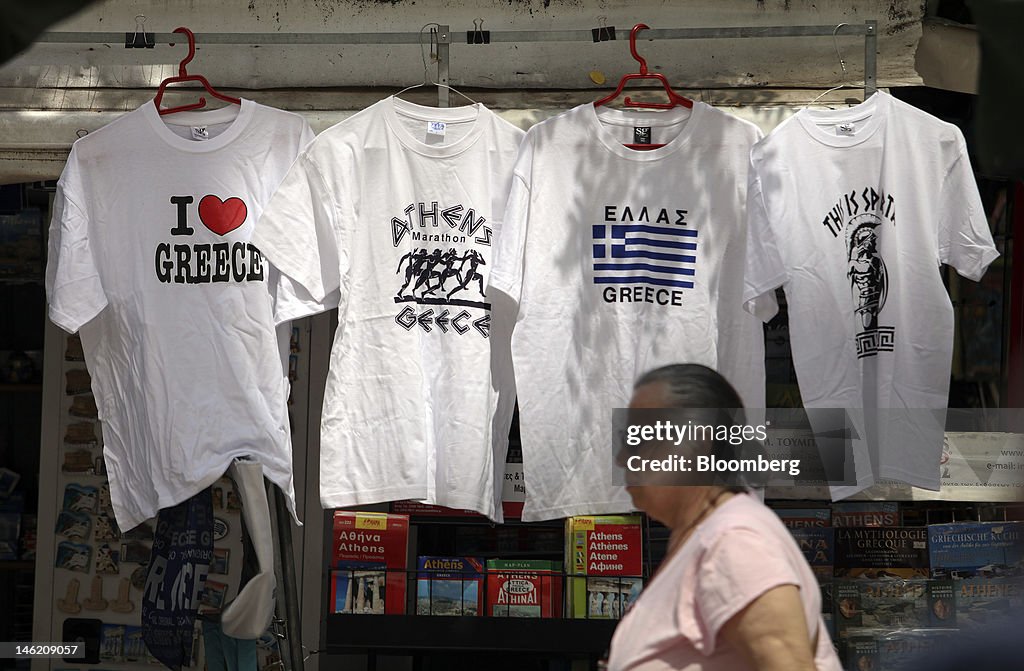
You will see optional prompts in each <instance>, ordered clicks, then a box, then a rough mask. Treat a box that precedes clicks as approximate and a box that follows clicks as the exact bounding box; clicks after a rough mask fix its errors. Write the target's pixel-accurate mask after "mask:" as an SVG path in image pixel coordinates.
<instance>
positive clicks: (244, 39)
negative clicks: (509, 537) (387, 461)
mask: <svg viewBox="0 0 1024 671" xmlns="http://www.w3.org/2000/svg"><path fill="white" fill-rule="evenodd" d="M431 25H433V26H434V27H435V28H436V37H435V40H436V55H435V56H434V58H435V60H436V63H437V82H436V83H437V84H439V85H440V86H438V87H437V88H438V106H440V107H448V106H449V93H450V90H449V89H448V88H447V85H448V84H449V77H450V71H451V60H452V59H451V45H452V44H466V45H469V44H473V46H477V47H479V48H486V45H480V44H478V43H473V42H471V41H470V35H471V34H472V31H469V32H458V31H457V32H455V33H453V32H452V31H451V29H450V26H449V25H446V24H431ZM602 30H604V31H606V33H605V34H607V33H610V32H611V31H612V30H615V29H612V28H602ZM150 36H152V40H151V42H152V43H155V44H176V43H180V42H181V41H182V37H181V36H180V35H177V34H175V33H146V34H145V38H146V41H147V42H149V41H150ZM851 36H861V37H863V38H864V97H865V99H866V98H868V97H869V96H871V95H872V94H873V93H875V91H876V90H877V64H878V61H877V50H878V21H877V20H867V21H864V22H863V23H855V24H847V23H841V24H839V25H835V24H832V25H805V26H733V27H702V28H654V29H647V30H645V31H644V35H643V38H644V39H647V40H715V39H745V38H811V37H851ZM423 37H424V34H423V32H422V31H420V32H367V33H196V35H195V40H196V43H197V44H201V45H213V44H218V45H231V44H238V45H261V46H263V45H289V46H292V45H338V44H349V45H372V46H386V45H399V44H421V45H422V44H423ZM628 37H629V29H618V30H615V38H616V39H622V40H625V39H628ZM489 38H490V39H489V43H490V44H495V43H517V44H520V43H531V42H594V35H593V32H592V31H591V30H589V29H588V30H523V31H489ZM36 42H43V43H50V44H83V43H84V44H92V43H96V44H120V43H124V42H125V33H123V32H63V31H61V32H44V33H42V34H40V35H39V36H38V37H37V38H36ZM274 503H275V507H276V512H277V513H278V515H277V520H278V539H279V546H278V551H279V553H280V556H279V560H280V562H281V572H282V574H283V575H282V576H281V577H282V578H283V583H284V584H283V586H282V587H283V589H282V590H281V591H282V592H283V598H284V601H285V604H284V606H285V607H284V609H283V610H284V612H285V613H286V616H287V617H286V621H285V622H284V626H285V632H286V633H285V637H286V639H287V645H288V655H287V657H288V659H289V662H290V667H291V668H290V669H289V671H301V670H302V669H303V666H304V665H303V655H302V646H301V641H302V636H301V634H300V631H299V622H298V619H299V618H298V613H299V608H298V604H297V602H296V589H295V584H296V580H295V567H294V557H293V556H292V553H291V551H290V547H289V546H290V545H291V538H290V535H291V534H290V531H291V529H290V528H288V524H289V522H288V515H287V514H286V513H285V512H283V508H284V506H283V499H282V498H281V496H280V493H279V492H275V501H274ZM378 617H379V616H373V617H372V620H367V622H369V623H370V624H372V625H373V626H372V627H360V626H356V625H357V624H359V623H362V622H363V621H364V620H363V619H362V618H360V617H359V616H337V615H332V616H330V617H329V618H328V619H327V630H326V632H322V635H325V636H326V637H327V639H328V640H329V641H330V642H329V643H328V644H327V650H329V651H331V652H339V653H340V652H344V651H353V650H363V651H367V652H369V653H370V654H371V660H373V657H374V653H375V652H376V647H375V645H376V644H378V643H379V644H380V645H384V642H383V640H382V641H373V639H372V638H371V637H369V635H368V634H369V633H371V632H374V631H377V630H378V628H379V622H380V621H379V620H378V619H377V618H378ZM396 617H400V618H404V619H403V620H402V621H403V623H406V624H407V625H408V626H407V627H404V628H403V629H404V630H407V631H409V632H416V631H431V630H436V631H435V634H437V636H436V644H434V645H429V644H428V642H427V641H429V640H435V638H434V637H429V638H428V639H424V638H423V637H422V636H419V637H415V640H411V641H410V642H409V643H408V645H395V644H393V643H392V644H389V645H388V647H389V651H390V652H399V651H407V652H413V651H416V650H419V651H423V650H424V648H427V649H429V648H437V647H444V648H445V649H448V650H452V649H458V648H457V647H453V646H457V645H458V638H457V637H454V638H453V637H451V636H441V635H440V634H441V632H442V630H443V631H448V627H449V625H453V626H454V625H460V626H463V627H465V626H466V625H465V623H460V622H459V621H458V620H461V619H462V618H458V619H456V620H449V619H447V618H446V619H445V620H444V623H443V625H444V626H443V627H441V628H439V627H438V626H435V625H431V626H426V625H425V623H423V622H419V621H417V620H415V618H413V616H396ZM410 618H413V619H412V620H410ZM484 620H487V621H486V622H485V621H481V622H475V623H470V624H473V625H474V626H473V627H471V629H472V632H468V631H467V632H466V633H467V634H470V633H471V634H472V635H469V636H468V638H469V639H470V640H467V641H466V642H465V645H464V646H463V647H464V649H467V650H470V649H476V650H479V649H480V640H477V641H476V642H474V641H473V640H472V639H474V638H476V637H477V636H478V635H479V634H480V633H481V632H480V630H481V628H482V629H484V630H487V631H488V632H491V638H490V639H488V638H487V637H485V639H486V640H492V642H493V641H500V640H503V639H504V636H503V635H502V633H501V631H500V629H501V627H504V626H507V625H508V624H509V623H510V622H512V621H511V620H498V619H493V618H484ZM491 620H493V621H491ZM555 622H556V621H553V620H544V621H536V622H532V621H531V622H526V623H525V624H524V623H522V622H518V623H515V622H512V623H513V624H518V625H520V626H521V627H524V626H525V627H529V628H531V631H532V630H537V631H532V633H531V635H539V633H543V632H553V633H554V634H556V635H555V636H554V638H553V639H552V640H553V641H558V640H561V641H564V640H566V639H565V638H564V637H563V634H565V633H568V632H565V631H561V629H564V628H566V627H572V628H575V629H580V628H582V629H583V630H585V631H573V632H572V633H573V634H574V637H576V638H587V636H585V635H584V634H586V635H589V637H590V641H589V645H588V646H585V650H583V649H581V650H577V651H576V652H577V653H578V652H587V653H592V652H593V650H592V649H591V648H594V646H595V645H597V646H598V647H601V646H602V645H604V643H603V639H607V638H610V635H611V630H612V629H613V627H612V626H610V623H609V622H601V621H593V622H591V621H585V620H584V621H573V620H569V621H565V622H561V624H562V625H563V626H562V627H559V626H558V625H556V624H555ZM424 627H426V628H424ZM538 627H539V628H538ZM457 628H458V627H457ZM492 630H493V631H492ZM556 630H557V631H556ZM392 633H394V631H392ZM595 637H596V639H601V640H596V639H595ZM548 638H551V637H548ZM520 640H523V639H520ZM545 640H547V639H545ZM368 643H370V645H368ZM493 644H494V645H497V643H493ZM552 645H553V644H552ZM556 647H557V646H556ZM368 648H369V649H368ZM594 649H596V648H594ZM541 651H543V652H545V653H552V652H554V650H552V649H549V647H545V645H539V646H538V649H537V650H536V651H535V652H541ZM569 652H572V651H571V650H570V651H569ZM371 663H372V662H371Z"/></svg>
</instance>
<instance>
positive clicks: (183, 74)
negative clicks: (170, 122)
mask: <svg viewBox="0 0 1024 671" xmlns="http://www.w3.org/2000/svg"><path fill="white" fill-rule="evenodd" d="M174 32H176V33H182V34H183V35H185V36H186V37H187V38H188V56H185V58H184V59H183V60H182V61H181V63H179V64H178V76H177V77H168V78H167V79H165V80H163V81H162V82H160V86H159V87H158V88H157V90H156V95H155V96H154V97H153V104H154V105H156V108H157V111H158V112H159V113H160V114H161V115H164V114H174V113H175V112H185V111H188V110H194V109H199V108H201V107H206V98H204V97H202V96H200V98H199V102H195V103H191V104H188V105H181V106H179V107H166V108H164V109H160V101H161V100H163V97H164V91H165V90H166V89H167V85H168V84H177V83H179V82H199V83H200V84H202V85H203V88H205V89H206V90H207V92H209V94H210V95H211V96H213V97H214V98H218V99H220V100H223V101H224V102H229V103H232V104H235V105H241V104H242V101H241V100H240V99H238V98H234V97H232V96H228V95H224V94H223V93H221V92H219V91H217V89H215V88H213V86H212V85H211V84H210V82H208V81H207V80H206V77H204V76H202V75H190V74H189V73H188V72H187V71H186V70H185V66H186V65H188V64H189V62H191V61H192V59H193V58H195V55H196V36H195V34H194V33H193V32H192V31H191V30H189V29H188V28H184V27H180V28H175V29H174Z"/></svg>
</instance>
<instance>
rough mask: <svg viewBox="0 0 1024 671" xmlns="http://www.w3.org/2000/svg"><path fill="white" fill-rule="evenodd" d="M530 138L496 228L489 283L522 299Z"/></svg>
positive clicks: (529, 197) (528, 205) (527, 211)
mask: <svg viewBox="0 0 1024 671" xmlns="http://www.w3.org/2000/svg"><path fill="white" fill-rule="evenodd" d="M529 144H530V138H529V136H528V137H527V139H526V140H525V141H524V142H523V144H522V148H521V149H520V152H519V157H518V158H517V159H516V167H515V171H514V173H513V176H512V187H511V189H510V191H509V195H508V201H507V202H506V204H505V215H504V217H502V222H501V227H500V228H499V229H498V230H497V231H496V232H495V238H496V245H495V248H494V268H493V269H492V270H491V275H490V278H489V279H488V283H489V284H490V286H491V287H492V288H493V289H496V290H498V291H500V292H501V293H503V294H506V295H508V296H510V297H511V298H513V299H514V300H515V301H516V303H520V302H521V298H522V294H523V272H524V269H525V263H526V258H525V256H526V233H527V230H528V227H529V223H530V214H531V212H530V199H531V194H530V186H529V183H528V181H527V177H526V175H529V171H530V169H531V168H530V155H531V152H530V148H529Z"/></svg>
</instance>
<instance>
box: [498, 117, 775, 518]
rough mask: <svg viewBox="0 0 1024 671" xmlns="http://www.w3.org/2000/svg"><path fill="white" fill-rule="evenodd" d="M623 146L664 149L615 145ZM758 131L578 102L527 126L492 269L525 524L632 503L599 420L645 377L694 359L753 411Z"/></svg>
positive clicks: (608, 429)
mask: <svg viewBox="0 0 1024 671" xmlns="http://www.w3.org/2000/svg"><path fill="white" fill-rule="evenodd" d="M638 137H640V138H642V139H643V140H644V141H648V140H649V141H650V142H651V143H658V144H663V145H664V146H662V147H660V148H656V149H650V150H636V149H631V148H628V147H625V146H624V143H633V142H635V141H636V140H637V138H638ZM760 137H761V133H760V131H759V130H758V129H757V128H756V127H755V126H754V125H753V124H750V123H748V122H746V121H743V120H740V119H738V118H736V117H733V116H732V115H730V114H727V113H725V112H721V111H719V110H716V109H714V108H712V107H710V106H709V105H706V104H704V103H700V102H695V103H694V105H693V109H692V110H690V109H686V108H682V107H679V108H675V109H672V110H669V111H666V112H643V111H633V110H630V111H621V110H614V109H608V108H599V109H595V107H594V106H593V105H591V104H586V105H582V106H580V107H576V108H574V109H572V110H570V111H568V112H565V113H563V114H561V115H559V116H557V117H554V118H552V119H549V120H547V121H544V122H542V123H540V124H538V125H537V126H534V127H533V128H531V129H530V131H529V132H528V133H527V136H526V139H525V140H524V142H523V146H522V149H521V151H520V154H519V158H518V161H517V163H516V168H515V178H514V181H513V187H512V192H511V195H510V196H509V206H508V210H507V212H506V216H505V221H503V222H502V226H501V228H500V229H498V230H497V231H496V237H497V240H498V247H497V249H496V251H495V265H494V268H493V269H492V271H491V286H492V288H494V289H495V290H496V291H497V292H500V293H503V294H505V295H507V296H508V297H510V298H511V299H512V300H514V301H515V303H516V304H517V305H518V315H517V317H516V324H515V330H514V332H513V336H512V356H513V361H514V365H515V375H516V384H517V390H518V398H519V413H520V419H521V424H520V433H521V437H522V444H523V469H524V476H525V481H526V503H525V507H524V510H523V519H524V520H540V519H552V518H557V517H564V516H567V515H585V514H601V513H615V512H621V511H624V510H629V509H630V508H631V507H632V506H631V502H630V498H629V496H628V495H627V493H626V491H625V489H624V488H623V487H621V486H618V485H615V484H614V483H613V477H612V464H613V454H612V411H613V409H614V408H625V407H626V406H628V404H629V399H630V396H631V394H632V387H633V383H634V382H635V381H636V379H637V378H638V377H639V376H640V375H641V374H643V373H644V372H647V371H649V370H651V369H653V368H656V367H659V366H663V365H667V364H674V363H699V364H704V365H707V366H710V367H712V368H716V369H718V370H719V371H720V372H721V373H722V374H723V375H725V377H726V378H727V379H728V380H729V381H730V382H731V383H732V384H733V386H734V387H736V389H737V391H738V392H739V393H740V396H741V398H742V400H743V402H744V405H745V407H748V408H763V407H764V395H765V389H764V339H763V330H762V326H761V324H759V323H758V322H757V320H756V319H753V318H751V317H750V315H748V314H746V313H744V311H743V310H742V307H741V304H740V298H741V289H742V275H743V255H744V252H745V239H744V236H745V234H746V218H745V199H746V180H747V166H748V157H749V152H750V147H751V146H752V145H753V144H754V143H755V142H757V140H758V139H759V138H760Z"/></svg>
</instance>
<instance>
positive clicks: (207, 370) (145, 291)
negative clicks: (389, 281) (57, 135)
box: [46, 100, 313, 530]
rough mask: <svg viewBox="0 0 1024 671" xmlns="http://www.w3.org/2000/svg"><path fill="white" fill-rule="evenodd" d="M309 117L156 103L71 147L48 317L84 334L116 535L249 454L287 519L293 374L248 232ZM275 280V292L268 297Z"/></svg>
mask: <svg viewBox="0 0 1024 671" xmlns="http://www.w3.org/2000/svg"><path fill="white" fill-rule="evenodd" d="M312 138H313V133H312V131H311V130H310V128H309V125H308V124H307V123H306V122H305V120H304V119H303V118H302V117H300V116H298V115H296V114H292V113H290V112H284V111H281V110H276V109H273V108H270V107H266V106H264V105H260V104H258V103H255V102H252V101H250V100H242V103H241V105H229V106H227V107H223V108H221V109H216V110H208V111H202V112H179V113H176V114H173V115H170V116H160V115H159V114H158V112H157V109H156V107H155V106H154V105H153V103H152V101H151V102H148V103H146V104H145V105H143V106H142V107H140V108H139V109H137V110H135V111H133V112H129V113H128V114H125V115H124V116H122V117H119V118H118V119H117V120H115V121H113V122H112V123H110V124H108V125H106V126H104V127H103V128H101V129H99V130H97V131H94V132H92V133H90V134H89V135H86V136H85V137H83V138H82V139H80V140H78V141H77V142H75V144H74V146H73V147H72V150H71V155H70V157H69V158H68V162H67V165H66V166H65V168H64V171H63V173H62V174H61V177H60V180H59V181H58V182H57V193H56V197H55V200H54V211H53V220H52V223H51V225H50V238H49V257H48V261H47V270H46V273H47V274H46V288H47V294H48V298H49V303H50V308H49V313H50V319H51V320H52V321H53V322H54V323H55V324H57V325H58V326H60V327H61V328H63V329H65V330H66V331H68V332H72V333H73V332H75V331H79V330H80V331H81V339H82V347H83V350H84V352H85V359H86V364H87V365H88V368H89V372H90V373H91V374H92V389H93V393H94V395H95V397H96V405H97V409H98V411H99V418H100V419H101V420H102V422H103V424H102V427H103V429H102V433H103V456H104V459H105V464H106V469H107V473H108V476H109V478H110V499H111V505H112V507H113V510H114V515H115V517H116V519H117V524H118V526H119V527H120V528H121V529H122V530H128V529H131V528H132V527H135V526H136V525H138V524H139V523H141V522H143V521H145V520H147V519H149V518H151V517H153V516H155V515H156V513H157V511H158V510H160V509H163V508H169V507H171V506H174V505H176V504H178V503H181V502H182V501H185V500H187V499H189V498H191V497H192V496H194V495H195V494H197V493H199V492H200V491H202V490H203V489H205V488H206V487H209V486H210V485H211V484H213V482H214V481H215V480H217V479H218V478H220V477H221V476H222V475H224V472H225V471H226V470H227V468H228V466H229V465H230V464H231V461H232V460H233V459H235V458H236V457H241V456H245V455H248V456H251V457H253V458H255V459H257V460H258V461H259V462H260V463H261V464H262V465H263V471H264V473H265V474H266V476H267V477H268V478H269V479H270V480H271V481H273V482H274V483H275V484H277V485H278V486H279V487H280V488H281V490H282V491H283V492H284V493H285V495H286V496H287V499H288V505H289V506H290V508H291V510H292V512H293V514H294V511H295V495H294V492H293V485H292V452H291V437H290V431H289V426H288V411H287V401H288V380H287V377H286V368H285V365H284V363H283V361H282V355H281V351H280V342H279V339H278V335H277V332H276V331H275V326H274V319H273V302H274V300H275V297H278V296H279V297H280V298H281V299H284V300H286V301H290V300H291V298H289V297H288V296H289V294H288V292H287V291H285V290H284V289H283V288H282V285H280V284H279V283H278V282H277V277H276V274H275V273H274V271H273V269H272V268H270V267H268V266H267V264H266V262H265V261H264V259H263V256H262V254H261V253H260V250H259V249H258V247H257V246H255V245H253V244H252V242H251V240H250V238H251V236H252V232H253V228H254V227H255V226H256V221H257V219H258V218H259V216H260V213H261V211H262V209H263V205H264V204H265V203H266V202H267V201H268V200H269V199H270V196H271V195H272V194H273V192H274V190H275V189H276V188H277V185H278V184H279V183H280V181H281V179H282V178H283V177H284V175H285V173H286V172H287V170H288V167H289V166H290V165H291V164H292V162H293V161H294V160H295V157H296V156H297V155H298V154H299V152H300V151H301V149H302V147H303V146H305V144H306V143H308V142H309V141H310V140H312ZM279 290H280V291H279Z"/></svg>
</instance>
